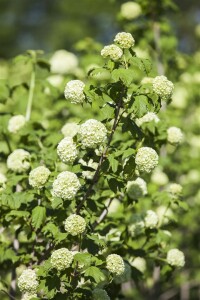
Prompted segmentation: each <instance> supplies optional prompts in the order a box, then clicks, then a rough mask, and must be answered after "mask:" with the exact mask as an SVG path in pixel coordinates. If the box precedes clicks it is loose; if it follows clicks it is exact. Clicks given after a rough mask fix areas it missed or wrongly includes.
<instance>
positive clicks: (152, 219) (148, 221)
mask: <svg viewBox="0 0 200 300" xmlns="http://www.w3.org/2000/svg"><path fill="white" fill-rule="evenodd" d="M144 222H145V227H146V228H150V229H153V228H156V227H157V224H158V216H157V214H156V213H155V212H154V211H153V210H147V212H146V214H145V218H144Z"/></svg>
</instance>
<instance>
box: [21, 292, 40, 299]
mask: <svg viewBox="0 0 200 300" xmlns="http://www.w3.org/2000/svg"><path fill="white" fill-rule="evenodd" d="M32 298H37V294H30V293H25V294H24V295H23V296H22V299H21V300H31V299H32Z"/></svg>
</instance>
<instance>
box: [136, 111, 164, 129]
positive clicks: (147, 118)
mask: <svg viewBox="0 0 200 300" xmlns="http://www.w3.org/2000/svg"><path fill="white" fill-rule="evenodd" d="M159 121H160V119H159V118H158V116H157V115H156V114H155V113H153V112H148V113H147V114H146V115H144V116H143V117H142V118H139V119H136V124H137V126H141V125H142V124H144V123H149V122H155V123H158V122H159Z"/></svg>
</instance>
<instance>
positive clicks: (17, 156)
mask: <svg viewBox="0 0 200 300" xmlns="http://www.w3.org/2000/svg"><path fill="white" fill-rule="evenodd" d="M30 159H31V155H30V153H29V152H28V151H25V150H23V149H16V150H14V151H13V152H12V153H11V154H10V155H9V156H8V158H7V167H8V169H10V170H12V171H14V172H16V173H23V172H25V171H27V170H28V169H29V168H30Z"/></svg>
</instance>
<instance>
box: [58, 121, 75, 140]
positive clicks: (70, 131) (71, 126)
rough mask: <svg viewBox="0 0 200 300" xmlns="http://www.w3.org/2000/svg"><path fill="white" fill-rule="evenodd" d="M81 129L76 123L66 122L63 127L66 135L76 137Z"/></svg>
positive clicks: (62, 130) (62, 129) (63, 132)
mask: <svg viewBox="0 0 200 300" xmlns="http://www.w3.org/2000/svg"><path fill="white" fill-rule="evenodd" d="M78 131H79V125H78V124H76V123H66V124H65V125H64V126H63V127H62V128H61V132H62V134H63V135H64V136H65V137H72V138H73V137H74V136H75V135H76V134H77V133H78Z"/></svg>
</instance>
